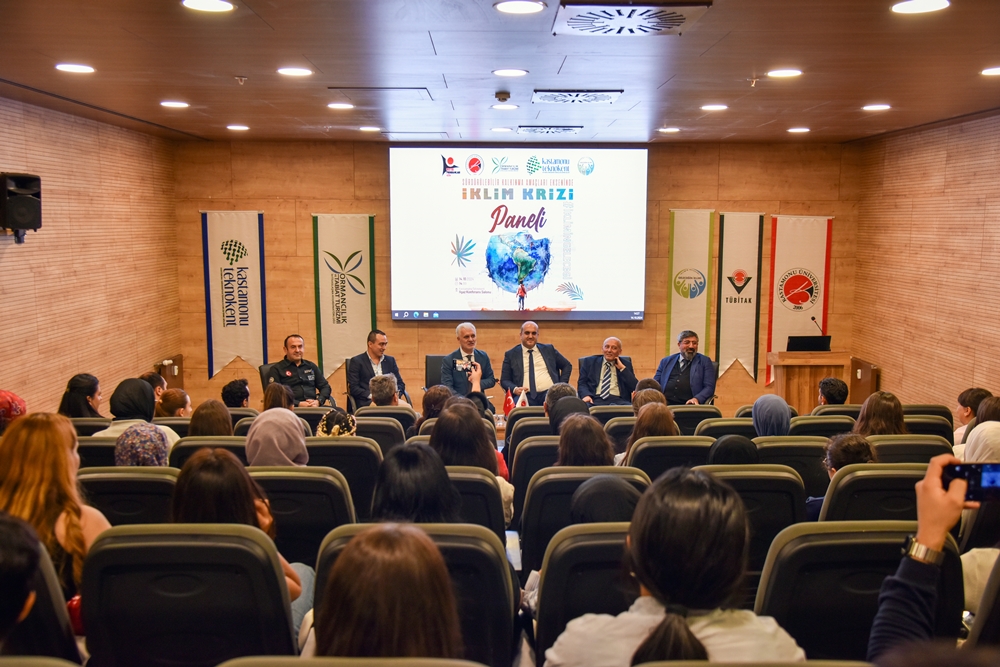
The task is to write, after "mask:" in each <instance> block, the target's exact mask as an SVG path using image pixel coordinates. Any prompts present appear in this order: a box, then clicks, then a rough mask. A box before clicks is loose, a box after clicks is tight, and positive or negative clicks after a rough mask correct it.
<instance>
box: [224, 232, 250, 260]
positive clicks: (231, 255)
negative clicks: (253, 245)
mask: <svg viewBox="0 0 1000 667" xmlns="http://www.w3.org/2000/svg"><path fill="white" fill-rule="evenodd" d="M221 249H222V254H223V255H224V256H225V258H226V260H227V261H228V262H229V266H232V265H233V264H235V263H236V262H238V261H240V260H241V259H243V258H244V257H246V256H247V248H246V246H245V245H243V244H242V243H240V242H239V241H237V240H236V239H229V240H228V241H223V242H222V248H221Z"/></svg>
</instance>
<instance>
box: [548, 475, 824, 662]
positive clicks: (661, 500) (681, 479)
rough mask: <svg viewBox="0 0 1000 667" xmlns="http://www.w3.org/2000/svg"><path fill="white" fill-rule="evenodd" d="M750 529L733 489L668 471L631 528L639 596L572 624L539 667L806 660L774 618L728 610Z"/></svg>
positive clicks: (737, 591)
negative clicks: (623, 607) (619, 609)
mask: <svg viewBox="0 0 1000 667" xmlns="http://www.w3.org/2000/svg"><path fill="white" fill-rule="evenodd" d="M748 531H749V526H748V522H747V517H746V510H745V509H744V507H743V501H742V500H741V499H740V497H739V495H738V494H737V493H736V492H735V491H734V490H733V489H732V488H731V487H729V486H728V485H726V484H723V483H722V482H720V481H718V480H717V479H715V478H714V477H712V476H711V475H709V474H707V473H704V472H701V471H698V470H689V469H686V468H673V469H671V470H668V471H667V472H666V473H664V474H663V475H662V476H661V477H660V478H659V479H657V480H656V481H655V482H653V484H652V486H650V487H649V488H648V489H647V490H646V492H645V493H644V494H643V495H642V498H640V500H639V504H638V506H637V507H636V509H635V515H634V516H633V517H632V523H631V525H630V527H629V536H628V537H629V539H628V542H627V543H626V545H627V546H626V562H627V564H628V566H629V570H630V571H631V572H633V573H634V576H635V577H636V579H638V581H639V584H640V585H641V586H642V588H641V594H640V597H639V598H638V599H637V600H636V601H635V602H634V603H633V604H632V606H631V607H630V608H629V610H628V611H626V612H623V613H621V614H619V615H618V616H609V615H606V614H587V615H585V616H582V617H580V618H578V619H576V620H573V621H570V622H569V624H568V625H567V626H566V630H565V631H563V633H562V635H560V636H559V638H558V639H557V640H556V643H555V644H554V645H553V646H552V647H551V648H550V649H548V650H547V651H546V652H545V665H546V666H547V667H561V666H564V665H565V666H579V667H591V666H593V667H596V666H598V665H600V666H602V667H615V666H620V667H628V666H629V665H638V664H641V663H644V662H652V661H659V660H711V661H715V662H744V661H746V662H754V661H757V662H782V661H801V660H805V653H804V652H803V651H802V649H801V648H799V647H798V645H796V643H795V640H794V639H792V638H791V637H790V636H789V635H788V633H787V632H785V631H784V630H783V629H782V628H781V627H779V626H778V624H777V623H775V621H774V619H772V618H769V617H761V616H756V615H755V614H754V613H753V612H752V611H749V610H746V609H738V608H736V607H735V605H736V603H737V602H738V600H739V597H740V595H741V593H742V590H743V589H742V583H743V577H744V575H745V570H746V553H747V534H748Z"/></svg>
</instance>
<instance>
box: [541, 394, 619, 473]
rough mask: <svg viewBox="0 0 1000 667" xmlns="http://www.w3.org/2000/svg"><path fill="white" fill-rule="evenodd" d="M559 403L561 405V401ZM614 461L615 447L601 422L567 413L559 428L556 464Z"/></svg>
mask: <svg viewBox="0 0 1000 667" xmlns="http://www.w3.org/2000/svg"><path fill="white" fill-rule="evenodd" d="M565 400H568V399H563V401H565ZM578 400H579V399H578ZM559 403H560V405H561V404H562V401H559ZM558 407H559V406H558V405H557V406H556V408H557V409H558ZM614 462H615V447H614V445H612V444H611V441H610V440H608V434H607V433H605V432H604V427H603V426H601V422H599V421H597V420H596V419H594V418H593V417H591V416H590V415H584V414H574V415H569V416H568V417H566V419H565V420H563V423H562V426H561V427H560V429H559V458H558V459H556V465H557V466H609V465H614Z"/></svg>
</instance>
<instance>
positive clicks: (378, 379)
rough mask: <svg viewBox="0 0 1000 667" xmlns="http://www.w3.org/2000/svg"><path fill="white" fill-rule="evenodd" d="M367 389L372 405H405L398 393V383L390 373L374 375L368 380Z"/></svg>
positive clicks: (403, 399)
mask: <svg viewBox="0 0 1000 667" xmlns="http://www.w3.org/2000/svg"><path fill="white" fill-rule="evenodd" d="M368 391H369V392H371V397H372V405H377V406H379V407H386V406H389V405H406V406H409V405H410V404H409V403H407V402H406V399H405V398H403V397H402V396H400V395H399V385H398V384H397V382H396V376H395V375H393V374H392V373H389V374H387V375H376V376H375V377H373V378H372V379H370V380H369V381H368Z"/></svg>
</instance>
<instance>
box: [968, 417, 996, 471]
mask: <svg viewBox="0 0 1000 667" xmlns="http://www.w3.org/2000/svg"><path fill="white" fill-rule="evenodd" d="M965 460H966V461H967V462H969V463H982V462H985V461H1000V422H983V423H982V424H976V427H975V428H974V429H972V433H971V434H970V435H969V439H968V440H966V441H965Z"/></svg>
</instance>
